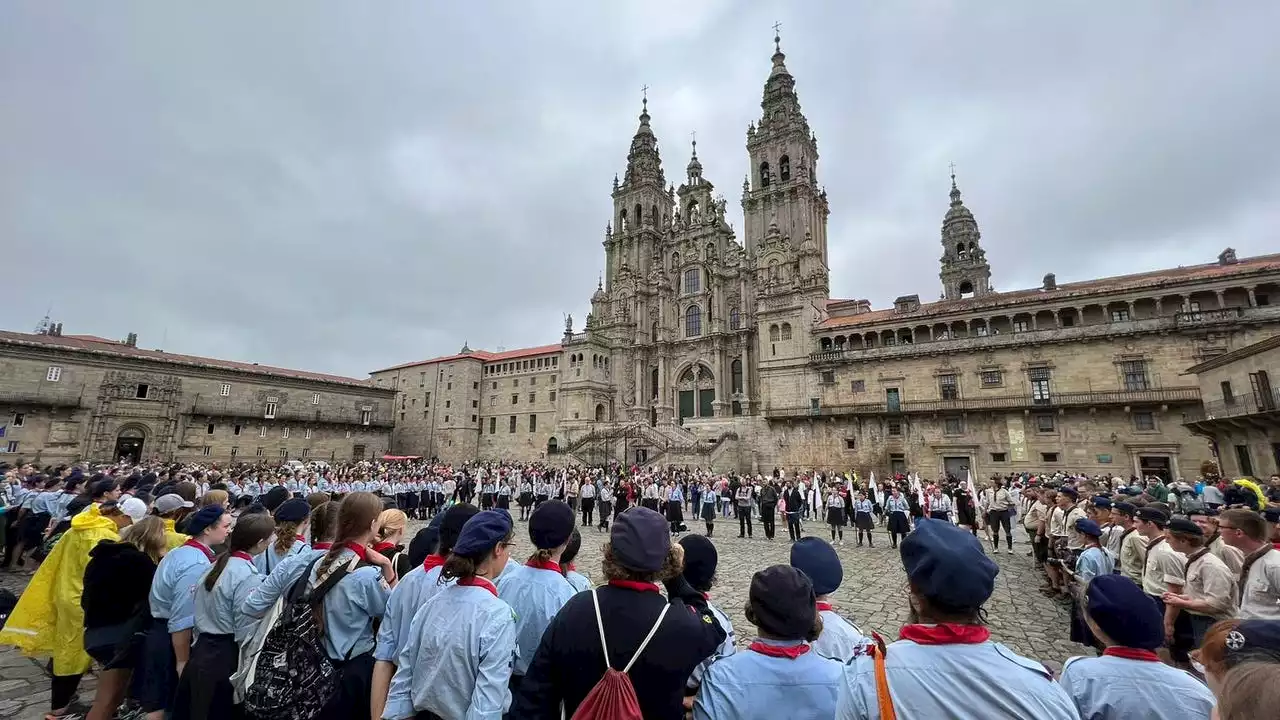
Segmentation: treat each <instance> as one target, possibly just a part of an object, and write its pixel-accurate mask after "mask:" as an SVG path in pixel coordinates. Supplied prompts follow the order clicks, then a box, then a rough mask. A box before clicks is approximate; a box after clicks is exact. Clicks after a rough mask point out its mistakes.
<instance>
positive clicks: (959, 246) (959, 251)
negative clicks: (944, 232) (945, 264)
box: [956, 243, 964, 257]
mask: <svg viewBox="0 0 1280 720" xmlns="http://www.w3.org/2000/svg"><path fill="white" fill-rule="evenodd" d="M956 255H959V256H960V257H964V243H956Z"/></svg>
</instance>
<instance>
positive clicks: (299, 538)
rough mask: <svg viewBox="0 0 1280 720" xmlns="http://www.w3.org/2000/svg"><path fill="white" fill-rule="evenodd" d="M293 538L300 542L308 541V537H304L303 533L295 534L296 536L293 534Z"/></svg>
mask: <svg viewBox="0 0 1280 720" xmlns="http://www.w3.org/2000/svg"><path fill="white" fill-rule="evenodd" d="M293 539H294V540H297V541H298V542H300V543H304V544H305V543H306V542H307V539H306V538H304V537H302V536H301V535H294V536H293Z"/></svg>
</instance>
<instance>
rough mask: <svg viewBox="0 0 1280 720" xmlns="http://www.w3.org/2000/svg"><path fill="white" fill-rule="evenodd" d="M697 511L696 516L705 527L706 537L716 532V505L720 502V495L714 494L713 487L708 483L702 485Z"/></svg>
mask: <svg viewBox="0 0 1280 720" xmlns="http://www.w3.org/2000/svg"><path fill="white" fill-rule="evenodd" d="M698 500H699V503H698V505H699V511H698V515H699V516H701V517H702V522H704V523H706V525H707V537H711V536H712V535H713V534H715V530H716V505H717V504H719V502H720V495H719V493H717V492H716V490H715V487H713V486H712V485H711V484H710V483H705V482H704V483H702V492H701V494H700V495H699V496H698Z"/></svg>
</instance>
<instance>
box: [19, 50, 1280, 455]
mask: <svg viewBox="0 0 1280 720" xmlns="http://www.w3.org/2000/svg"><path fill="white" fill-rule="evenodd" d="M761 109H762V112H761V116H760V119H759V120H758V121H756V122H755V123H753V124H752V125H751V126H750V127H748V128H747V154H748V156H749V158H750V166H751V168H752V172H751V176H750V177H749V178H748V179H747V181H746V182H745V183H744V185H743V192H742V210H743V216H744V223H743V232H744V235H745V237H744V238H742V240H741V241H739V239H738V238H737V237H736V236H735V234H734V232H733V230H732V229H731V228H730V226H729V225H728V223H727V222H726V212H727V210H726V205H725V202H724V201H723V200H721V199H719V196H718V195H717V194H716V193H715V188H714V186H713V185H712V184H711V182H710V181H709V180H707V179H706V178H705V177H704V176H703V168H702V165H701V163H700V162H699V161H698V158H697V152H696V146H695V147H694V152H693V156H692V157H691V158H690V160H689V163H688V165H687V167H686V175H685V179H684V180H683V181H682V182H681V183H680V186H679V187H678V188H677V187H674V186H673V185H672V184H669V183H668V182H667V179H666V176H665V175H664V173H663V169H662V162H661V159H660V157H659V154H658V143H657V138H656V136H655V135H654V132H653V128H652V127H651V125H650V119H651V118H650V116H649V113H648V111H647V104H646V106H645V108H644V110H642V112H641V114H640V125H639V128H638V129H637V130H636V133H635V136H634V137H633V138H632V140H631V146H630V149H629V151H628V153H627V161H626V170H625V173H624V174H623V176H622V178H621V180H616V181H615V183H614V187H613V193H612V196H613V210H612V214H611V217H610V218H609V221H608V227H607V229H606V230H605V235H604V248H605V267H606V272H605V277H604V278H603V282H602V283H601V284H600V286H599V287H597V288H596V290H595V294H594V295H592V298H591V305H592V310H591V313H590V314H589V315H588V316H587V318H586V323H585V327H583V328H582V330H581V332H578V331H576V328H575V327H574V326H573V323H572V320H570V321H568V322H566V327H565V328H564V334H563V336H562V337H561V338H560V339H559V341H557V342H553V343H550V344H547V345H543V346H540V347H532V348H524V349H519V350H511V351H505V352H486V351H482V350H473V349H471V348H469V347H465V346H464V347H463V348H462V349H461V350H460V351H459V352H458V353H456V354H454V355H449V356H446V357H437V358H433V359H430V360H421V361H417V362H411V363H406V364H403V365H398V366H395V367H391V368H386V369H384V370H378V371H376V372H374V373H372V378H371V379H370V380H367V381H361V380H355V379H350V378H340V377H333V376H328V375H319V374H315V373H304V372H299V371H292V370H285V369H280V368H268V367H264V366H258V365H253V364H247V363H237V362H229V361H221V360H213V359H208V358H195V357H190V356H183V355H174V354H171V353H165V352H161V351H159V350H142V349H139V348H137V347H136V345H137V342H136V338H134V337H130V338H128V339H126V340H125V341H123V342H113V341H110V340H104V339H102V338H94V337H87V336H69V335H68V336H64V335H62V333H61V330H60V328H59V327H54V328H53V329H52V330H51V331H50V330H49V329H47V328H46V331H45V332H43V333H39V334H34V335H23V334H18V333H0V431H2V432H3V433H4V437H3V438H0V450H9V451H10V454H15V453H16V454H17V457H24V456H25V457H26V458H34V459H38V460H40V461H41V462H56V461H60V460H70V459H77V458H90V459H109V458H110V457H112V456H117V455H130V456H138V455H141V456H145V457H162V458H166V459H169V458H173V459H191V460H203V461H213V462H229V461H232V460H247V461H254V460H269V461H278V460H280V459H285V458H288V459H310V458H316V459H335V460H347V459H351V458H361V457H375V456H379V455H381V454H384V453H387V452H388V451H389V452H390V453H391V454H395V455H415V456H424V457H439V458H441V459H442V460H445V461H449V462H454V463H458V462H466V461H470V460H474V459H476V458H487V459H504V460H545V461H547V462H551V463H556V464H564V463H589V464H596V463H602V462H605V461H607V460H616V461H622V462H627V463H638V464H647V463H648V464H660V465H665V464H681V465H692V466H701V467H707V466H711V467H716V468H720V469H737V470H741V471H754V472H768V471H770V470H772V469H773V468H775V467H778V468H788V469H802V468H830V469H840V470H847V469H856V470H858V471H860V472H863V473H864V474H865V473H866V472H868V471H875V472H877V473H880V474H881V475H883V474H884V473H886V472H891V471H902V470H908V469H910V470H917V471H920V472H922V473H925V474H927V475H937V474H940V473H942V472H946V471H950V472H953V473H957V474H960V473H961V472H962V471H963V469H965V468H968V469H971V470H972V471H973V472H974V473H975V475H979V476H982V475H987V474H993V473H1000V474H1005V473H1010V472H1017V471H1029V472H1042V471H1052V470H1055V469H1063V470H1074V471H1084V472H1088V473H1091V474H1092V473H1109V474H1113V475H1119V476H1129V475H1138V474H1156V475H1164V476H1168V477H1175V478H1176V477H1180V476H1184V477H1194V476H1195V475H1196V474H1197V473H1198V472H1199V469H1200V466H1201V464H1202V463H1203V462H1204V461H1206V460H1210V459H1213V458H1214V457H1215V453H1216V455H1217V456H1219V457H1220V459H1221V460H1222V461H1223V462H1222V466H1223V470H1224V471H1226V472H1230V473H1241V474H1243V473H1250V474H1257V475H1265V474H1270V473H1272V472H1276V471H1277V462H1278V456H1280V429H1278V428H1280V411H1277V407H1280V395H1278V394H1277V393H1276V391H1275V390H1274V389H1273V388H1272V386H1271V384H1270V380H1269V375H1268V373H1269V372H1280V367H1270V365H1274V364H1280V352H1277V351H1276V350H1275V348H1276V343H1277V342H1280V341H1276V340H1273V339H1272V338H1274V337H1275V336H1277V335H1280V255H1268V256H1262V257H1252V258H1237V257H1236V254H1235V252H1234V251H1233V250H1231V249H1227V250H1225V251H1224V252H1223V253H1222V254H1221V255H1219V256H1218V258H1217V260H1216V262H1207V263H1205V264H1203V265H1196V266H1191V267H1179V268H1174V269H1170V270H1164V271H1158V272H1147V273H1141V274H1137V275H1128V276H1120V277H1112V278H1105V279H1101V280H1091V281H1086V282H1075V283H1063V284H1058V283H1057V282H1056V281H1055V278H1054V276H1053V275H1052V274H1049V275H1046V276H1045V277H1044V282H1043V284H1042V286H1041V287H1037V288H1030V289H1026V290H1017V291H1012V292H996V291H995V290H994V289H993V288H992V285H991V276H992V271H991V265H990V264H989V262H988V258H987V255H986V252H985V250H984V249H983V247H982V238H981V234H980V233H979V230H978V223H977V221H976V219H975V218H974V215H973V213H971V212H970V211H969V209H968V208H967V207H966V206H965V204H964V202H963V201H962V198H961V194H960V190H959V188H957V187H956V186H955V183H954V178H953V182H952V187H951V200H950V206H949V207H948V208H947V209H946V211H945V214H944V216H943V219H942V231H941V238H940V240H941V251H942V254H941V260H940V263H941V266H940V271H939V278H940V279H941V284H942V299H941V300H939V301H937V302H921V300H920V297H919V295H915V294H908V295H903V296H902V297H899V298H898V299H897V300H895V301H894V303H893V307H891V308H884V309H878V310H877V309H872V307H871V304H870V303H869V302H868V301H866V300H842V299H835V298H832V297H830V292H829V287H830V285H829V269H828V268H829V261H828V254H827V216H828V214H829V207H828V200H827V196H826V193H825V192H824V191H823V189H822V186H821V184H820V183H819V179H818V178H819V175H818V143H817V139H816V137H815V135H814V133H813V131H812V130H811V129H810V127H809V123H808V121H807V120H806V119H805V116H804V115H803V114H802V113H801V110H800V103H799V100H798V98H797V96H796V92H795V80H794V78H793V77H792V76H791V74H790V73H789V72H788V71H787V68H786V65H785V56H784V55H783V54H782V52H781V50H778V51H777V52H775V53H774V55H773V67H772V70H771V71H770V73H769V77H768V80H767V81H766V82H765V86H764V97H763V101H762V102H761ZM601 214H602V215H603V214H604V212H603V209H602V212H601ZM602 219H604V218H603V217H602ZM932 247H934V248H935V249H936V248H937V246H936V245H935V246H932ZM922 249H924V248H923V247H922ZM1206 260H1209V258H1206Z"/></svg>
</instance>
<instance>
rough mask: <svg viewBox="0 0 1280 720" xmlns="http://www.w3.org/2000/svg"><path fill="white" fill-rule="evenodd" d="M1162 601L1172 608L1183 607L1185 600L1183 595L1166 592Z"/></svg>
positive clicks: (1161, 597)
mask: <svg viewBox="0 0 1280 720" xmlns="http://www.w3.org/2000/svg"><path fill="white" fill-rule="evenodd" d="M1160 599H1161V600H1163V601H1164V604H1165V605H1170V606H1172V607H1182V606H1183V604H1184V600H1185V599H1184V598H1183V597H1182V596H1181V595H1178V594H1177V593H1171V592H1166V593H1165V594H1163V595H1161V596H1160Z"/></svg>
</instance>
